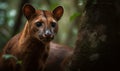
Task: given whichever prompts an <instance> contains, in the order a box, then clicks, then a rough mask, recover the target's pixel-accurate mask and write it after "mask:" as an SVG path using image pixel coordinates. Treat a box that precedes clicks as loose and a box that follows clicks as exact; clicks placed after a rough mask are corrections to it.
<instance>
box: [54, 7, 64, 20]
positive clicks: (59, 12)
mask: <svg viewBox="0 0 120 71" xmlns="http://www.w3.org/2000/svg"><path fill="white" fill-rule="evenodd" d="M63 12H64V9H63V7H62V6H58V7H56V8H55V9H54V10H53V15H54V17H55V18H56V20H57V21H58V20H59V19H60V18H61V17H62V15H63Z"/></svg>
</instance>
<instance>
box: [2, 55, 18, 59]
mask: <svg viewBox="0 0 120 71" xmlns="http://www.w3.org/2000/svg"><path fill="white" fill-rule="evenodd" d="M2 58H4V59H5V60H8V59H10V58H14V59H15V60H17V58H16V57H15V56H13V55H11V54H4V55H3V56H2Z"/></svg>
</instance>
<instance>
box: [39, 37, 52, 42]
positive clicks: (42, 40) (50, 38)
mask: <svg viewBox="0 0 120 71" xmlns="http://www.w3.org/2000/svg"><path fill="white" fill-rule="evenodd" d="M39 39H40V41H41V42H43V43H48V42H50V41H52V40H53V39H54V37H45V38H44V37H39Z"/></svg>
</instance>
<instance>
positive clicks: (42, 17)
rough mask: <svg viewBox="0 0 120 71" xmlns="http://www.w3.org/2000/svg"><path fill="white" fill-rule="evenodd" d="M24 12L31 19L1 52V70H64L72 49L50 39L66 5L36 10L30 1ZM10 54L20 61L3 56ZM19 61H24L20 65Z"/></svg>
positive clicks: (56, 28) (56, 29) (55, 31)
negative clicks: (46, 9) (49, 9)
mask: <svg viewBox="0 0 120 71" xmlns="http://www.w3.org/2000/svg"><path fill="white" fill-rule="evenodd" d="M23 13H24V15H25V16H26V18H27V20H28V21H27V23H26V25H25V27H24V29H23V31H22V32H20V33H19V34H17V35H16V36H14V37H13V38H12V39H11V40H10V41H9V42H8V43H7V44H6V46H5V47H4V49H3V52H2V53H1V54H0V71H43V70H44V68H45V71H58V70H59V71H63V70H64V65H65V64H66V62H67V60H68V59H69V57H70V55H71V54H72V49H70V48H68V47H65V46H61V45H59V44H55V43H52V42H50V41H51V40H52V39H53V37H54V35H55V34H56V33H57V31H58V25H57V21H58V20H59V19H60V17H61V16H62V14H63V9H62V7H57V8H55V9H54V10H53V12H50V11H42V10H35V9H34V8H33V7H32V6H31V5H29V4H26V5H25V6H24V7H23ZM43 23H44V24H43ZM36 24H37V27H36ZM41 24H42V25H41ZM51 24H52V25H51ZM54 24H55V25H54ZM6 54H11V55H13V56H14V57H16V58H17V60H16V59H15V58H9V59H7V60H5V59H4V58H3V57H2V56H3V55H6ZM17 61H22V63H21V64H19V63H18V64H17Z"/></svg>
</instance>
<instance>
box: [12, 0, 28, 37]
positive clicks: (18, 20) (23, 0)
mask: <svg viewBox="0 0 120 71" xmlns="http://www.w3.org/2000/svg"><path fill="white" fill-rule="evenodd" d="M29 2H30V0H21V3H20V5H19V8H18V15H17V18H16V21H15V25H14V29H13V34H12V36H14V35H15V34H16V33H18V31H19V30H20V26H21V25H22V16H23V14H22V8H23V5H24V4H25V3H29Z"/></svg>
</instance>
